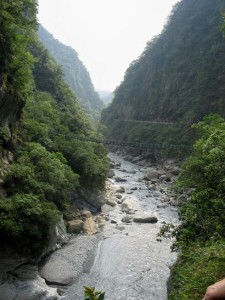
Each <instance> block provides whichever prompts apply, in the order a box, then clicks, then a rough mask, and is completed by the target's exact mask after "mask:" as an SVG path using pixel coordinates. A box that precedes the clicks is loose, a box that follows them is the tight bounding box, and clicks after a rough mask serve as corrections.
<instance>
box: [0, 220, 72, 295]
mask: <svg viewBox="0 0 225 300" xmlns="http://www.w3.org/2000/svg"><path fill="white" fill-rule="evenodd" d="M66 242H68V236H67V233H66V228H65V224H64V222H63V219H62V218H61V220H60V222H59V223H58V224H57V225H56V226H55V227H54V228H52V230H51V232H50V241H49V245H48V247H46V249H45V251H44V252H43V254H42V255H46V254H47V253H49V252H52V251H54V250H55V249H57V248H59V247H60V245H62V244H64V243H66ZM39 259H40V258H39ZM0 299H1V300H14V299H16V300H57V299H60V297H59V295H58V293H57V290H56V289H54V288H49V287H48V286H47V285H46V283H45V281H44V280H43V279H42V278H41V277H40V276H39V275H38V259H37V260H31V259H30V258H29V257H21V256H19V255H18V254H16V253H13V252H10V249H8V250H7V251H5V252H4V253H3V252H2V253H0Z"/></svg>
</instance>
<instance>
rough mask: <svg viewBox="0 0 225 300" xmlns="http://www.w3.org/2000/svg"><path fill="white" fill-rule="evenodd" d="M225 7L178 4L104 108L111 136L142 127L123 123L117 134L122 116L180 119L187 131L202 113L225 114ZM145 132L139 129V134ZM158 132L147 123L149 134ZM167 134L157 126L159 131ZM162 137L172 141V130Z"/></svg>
mask: <svg viewBox="0 0 225 300" xmlns="http://www.w3.org/2000/svg"><path fill="white" fill-rule="evenodd" d="M224 11H225V3H224V1H222V0H218V1H216V2H215V1H214V2H213V1H210V0H200V1H194V0H188V1H186V0H183V1H180V2H179V3H178V4H177V5H176V6H175V7H174V10H173V12H172V14H171V16H170V17H169V20H168V22H167V25H166V26H165V28H164V30H163V32H162V33H161V34H160V35H159V36H157V37H155V38H154V39H153V40H152V41H150V42H149V43H148V44H147V46H146V48H145V50H144V52H143V53H142V55H141V56H140V57H139V58H138V59H137V60H136V61H134V62H132V64H131V65H130V67H129V68H128V70H127V71H126V73H125V77H124V81H123V82H122V83H121V85H120V86H119V87H118V88H117V89H116V91H115V97H114V100H113V103H112V104H111V105H110V106H109V107H108V108H106V109H105V110H104V111H103V114H102V121H103V123H104V124H106V125H107V126H108V127H109V135H112V136H113V135H115V134H116V135H117V136H119V137H121V138H124V137H125V138H127V139H129V138H132V137H133V135H134V131H135V130H137V128H138V125H136V126H135V128H132V129H131V128H128V130H127V124H126V123H124V124H123V126H122V129H121V130H120V132H119V133H118V132H116V130H117V129H118V128H117V127H118V126H117V123H118V122H119V121H118V120H124V119H132V120H147V121H158V122H163V121H164V122H165V121H170V122H175V123H182V124H183V127H184V129H183V134H184V135H185V134H186V133H185V132H186V131H188V127H190V125H191V124H192V123H194V122H196V121H198V120H200V119H202V117H203V116H205V115H207V114H209V113H220V114H222V115H225V96H224V95H225V76H224V63H225V43H224V38H223V35H222V33H221V24H222V22H223V18H222V15H223V13H224ZM178 125H179V126H180V124H178ZM130 127H131V126H130ZM139 127H140V126H139ZM120 128H121V126H120ZM124 128H125V129H124ZM139 129H140V128H139ZM139 129H138V130H139ZM144 130H145V128H141V129H140V130H139V131H140V132H139V135H141V134H142V133H143V132H144ZM146 130H147V129H146ZM157 130H158V129H157V128H155V129H154V130H152V127H149V131H153V133H152V132H151V135H154V133H156V132H157ZM174 130H175V129H174ZM118 131H119V130H118ZM128 131H129V132H128ZM172 131H173V128H172V129H171V132H172ZM181 131H182V130H181V129H180V132H181ZM189 131H190V130H189ZM163 132H165V130H164V129H163V130H158V132H157V134H158V135H162V133H163ZM123 134H124V135H123ZM177 134H179V130H178V132H176V135H177ZM164 135H165V140H166V139H168V132H167V134H164ZM145 138H146V135H144V136H143V137H142V140H144V139H145ZM187 142H188V139H187Z"/></svg>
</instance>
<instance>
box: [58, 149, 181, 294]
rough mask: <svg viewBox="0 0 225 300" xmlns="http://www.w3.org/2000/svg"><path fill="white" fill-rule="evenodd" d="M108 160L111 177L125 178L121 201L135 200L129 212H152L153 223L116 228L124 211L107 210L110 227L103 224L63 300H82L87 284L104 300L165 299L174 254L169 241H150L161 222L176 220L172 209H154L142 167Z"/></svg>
mask: <svg viewBox="0 0 225 300" xmlns="http://www.w3.org/2000/svg"><path fill="white" fill-rule="evenodd" d="M110 158H111V159H112V160H113V161H114V162H115V163H116V165H119V167H117V168H115V170H114V171H115V175H116V176H117V177H120V178H122V179H126V180H127V181H125V182H122V183H119V185H120V186H123V187H124V188H125V193H124V194H123V197H132V200H133V201H134V202H135V205H136V208H137V211H136V212H135V214H139V213H142V212H148V213H152V214H154V215H155V216H157V218H158V222H157V223H154V224H150V223H146V224H138V223H134V222H133V223H131V224H125V225H124V224H123V225H121V224H122V223H121V219H122V217H123V216H124V215H125V213H123V212H122V211H121V207H120V205H117V206H116V207H114V208H110V207H108V211H107V212H108V214H109V219H110V220H113V223H111V222H110V221H109V222H107V224H106V226H105V227H104V230H103V232H102V236H103V239H101V241H100V242H99V243H98V246H97V248H96V249H95V250H93V251H94V255H93V254H92V256H93V257H92V258H93V259H88V261H86V262H84V263H83V272H82V274H80V276H79V278H76V279H75V281H74V282H73V284H72V285H71V286H70V287H69V288H68V289H67V290H66V292H65V294H64V296H63V299H64V300H81V299H83V298H84V297H83V286H84V285H87V286H95V287H96V290H98V291H105V292H106V300H137V299H138V300H148V299H149V300H165V299H167V291H166V282H167V279H168V277H169V267H168V264H170V261H173V260H175V259H176V254H174V253H171V251H170V246H171V241H170V240H163V241H162V242H158V241H157V240H156V239H157V233H158V232H159V229H160V226H161V225H162V222H163V221H168V222H173V223H176V222H177V220H178V217H177V212H176V209H175V208H174V207H171V206H168V207H164V208H163V207H162V208H159V207H157V205H158V204H159V199H157V197H154V196H153V195H152V194H151V193H150V192H149V190H148V189H147V187H146V183H145V181H144V180H143V174H144V171H145V170H144V169H143V168H140V167H139V166H138V165H135V164H132V163H130V162H127V161H124V160H123V159H122V158H121V157H120V156H117V155H116V154H110ZM110 181H111V184H112V186H113V185H118V183H116V182H115V180H114V179H111V180H110ZM158 206H159V205H158ZM105 209H107V206H106V208H105Z"/></svg>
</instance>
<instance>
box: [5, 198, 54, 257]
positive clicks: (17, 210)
mask: <svg viewBox="0 0 225 300" xmlns="http://www.w3.org/2000/svg"><path fill="white" fill-rule="evenodd" d="M58 220H59V214H58V211H57V209H56V207H55V205H54V204H53V203H50V202H43V201H41V199H39V198H38V197H37V196H35V195H33V194H31V193H29V194H22V193H21V194H20V193H18V194H16V195H14V196H12V197H8V198H0V236H1V246H0V247H1V249H2V248H3V249H4V248H5V247H8V246H10V247H13V248H14V249H16V250H18V251H19V252H20V253H23V254H27V255H32V256H37V255H40V254H41V252H42V251H43V247H44V246H47V242H48V238H49V232H50V229H51V227H52V226H53V225H54V224H55V223H56V222H57V221H58ZM6 249H7V248H6Z"/></svg>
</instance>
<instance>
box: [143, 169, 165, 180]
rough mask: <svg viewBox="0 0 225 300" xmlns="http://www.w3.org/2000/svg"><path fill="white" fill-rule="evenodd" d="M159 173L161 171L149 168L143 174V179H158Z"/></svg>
mask: <svg viewBox="0 0 225 300" xmlns="http://www.w3.org/2000/svg"><path fill="white" fill-rule="evenodd" d="M161 175H162V173H161V172H159V171H157V170H155V169H153V168H149V169H148V170H147V172H146V174H145V176H144V179H146V180H153V179H158V178H159V177H160V176H161Z"/></svg>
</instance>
